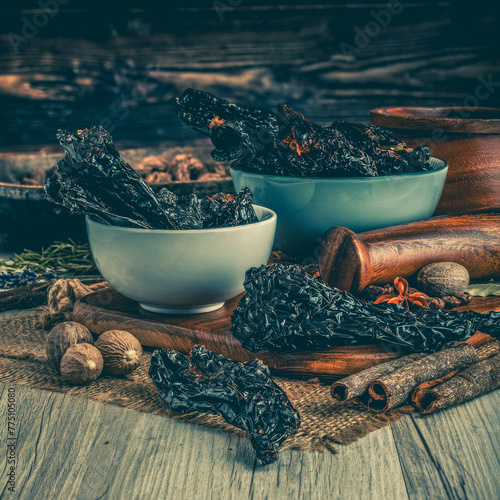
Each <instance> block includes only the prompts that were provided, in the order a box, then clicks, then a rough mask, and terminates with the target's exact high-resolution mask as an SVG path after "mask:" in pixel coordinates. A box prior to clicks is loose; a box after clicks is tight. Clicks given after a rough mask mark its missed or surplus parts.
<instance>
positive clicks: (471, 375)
mask: <svg viewBox="0 0 500 500" xmlns="http://www.w3.org/2000/svg"><path fill="white" fill-rule="evenodd" d="M498 388H500V354H496V355H495V356H493V357H491V358H487V359H485V360H484V361H480V362H479V363H476V364H474V365H472V366H470V367H469V368H467V369H465V370H464V371H462V372H459V373H457V374H456V375H455V376H454V377H453V378H451V379H449V380H447V381H445V382H442V383H440V384H437V385H434V386H429V387H426V388H421V387H419V390H418V391H416V394H415V395H414V396H413V397H412V401H413V402H414V403H415V405H416V406H417V408H418V409H419V410H420V411H421V412H422V413H423V414H425V415H427V414H429V413H434V412H436V411H439V410H442V409H444V408H448V407H450V406H454V405H457V404H460V403H463V402H465V401H469V400H470V399H473V398H475V397H477V396H481V395H482V394H486V393H487V392H489V391H493V390H494V389H498Z"/></svg>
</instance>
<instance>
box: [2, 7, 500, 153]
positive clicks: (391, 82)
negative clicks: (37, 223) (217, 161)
mask: <svg viewBox="0 0 500 500" xmlns="http://www.w3.org/2000/svg"><path fill="white" fill-rule="evenodd" d="M402 3H403V9H402V11H401V12H400V13H398V14H397V15H393V16H392V17H391V20H390V22H389V23H388V24H387V26H385V27H383V28H382V29H380V32H379V34H377V35H376V36H373V37H368V38H367V41H366V42H364V43H361V44H358V46H357V45H356V40H355V37H356V34H357V33H358V32H359V31H358V30H364V28H365V26H366V25H367V23H368V22H370V21H371V22H373V14H371V12H372V11H375V12H380V11H381V10H384V8H386V7H387V2H380V1H372V0H367V1H363V2H361V1H352V2H349V3H339V4H332V3H331V2H321V1H316V2H313V3H310V4H309V3H307V2H297V1H292V0H284V1H283V2H280V3H279V5H278V4H272V3H268V2H254V1H250V0H245V1H244V2H241V5H239V6H238V7H237V8H234V9H233V10H228V11H226V12H225V13H224V15H223V19H222V20H221V19H220V18H219V15H218V13H217V10H216V9H214V7H213V2H211V1H210V2H183V3H182V5H180V4H175V5H169V6H168V7H167V5H166V4H164V3H162V4H161V7H160V5H159V4H157V5H158V6H157V7H155V6H153V5H152V3H150V5H146V6H144V5H143V4H140V5H135V3H133V4H132V5H130V3H128V2H123V5H122V4H120V5H116V4H113V6H112V7H111V4H109V6H107V7H103V6H102V5H99V7H98V8H93V7H92V6H91V5H89V3H88V2H83V1H78V0H72V2H71V4H68V5H67V6H65V9H64V11H61V12H60V13H59V14H58V15H57V16H55V17H54V18H53V19H51V20H50V22H49V23H47V25H46V26H44V28H43V29H40V30H38V32H37V36H35V37H34V38H32V39H30V40H28V41H27V43H22V44H21V45H20V46H18V47H17V51H16V50H15V49H14V47H13V46H12V44H11V39H10V38H9V34H10V33H15V34H21V32H22V28H23V16H26V17H27V18H28V19H29V18H30V16H32V15H33V13H34V12H36V8H37V3H36V2H33V1H31V2H26V1H22V2H16V3H9V4H6V5H5V6H2V10H3V11H2V15H1V16H0V33H1V34H2V35H3V36H2V37H1V38H0V118H1V119H0V146H3V147H12V146H13V145H18V146H21V145H29V144H35V143H36V144H50V143H53V142H54V133H55V131H56V129H57V128H59V127H68V128H81V127H82V126H83V124H89V123H95V122H97V123H102V124H103V125H105V126H107V127H108V128H110V129H111V130H112V132H113V134H114V135H115V136H116V138H117V139H120V140H121V141H123V142H125V143H126V144H129V145H131V144H134V143H135V144H136V143H137V142H140V143H141V144H142V143H144V142H148V141H152V140H156V141H158V140H165V139H169V140H172V141H181V142H187V141H191V140H192V139H194V138H196V137H197V136H198V134H197V133H195V132H193V131H192V130H190V129H189V128H188V127H187V126H185V125H183V124H181V123H180V122H179V121H178V120H177V118H176V117H175V115H174V113H173V111H172V109H171V101H172V99H173V98H174V97H176V96H177V95H179V94H180V93H181V92H182V90H184V89H185V88H186V87H198V88H201V89H203V90H206V91H209V92H212V93H215V94H218V95H220V96H222V97H225V98H228V99H230V100H235V101H238V102H241V103H246V104H253V105H258V106H264V107H268V108H273V107H274V106H276V104H278V103H280V102H283V101H287V102H288V103H289V104H290V105H292V106H294V107H297V109H298V110H300V111H301V112H304V113H307V115H308V116H309V117H311V118H313V119H315V120H318V121H319V122H321V123H327V122H329V121H331V120H333V119H350V120H358V121H359V120H364V121H368V113H369V110H370V109H372V108H375V107H379V106H397V105H407V106H416V105H453V104H455V105H460V104H463V102H464V99H465V98H466V97H467V96H468V95H470V94H473V93H474V91H475V88H476V86H477V84H478V82H477V77H478V76H484V77H488V75H493V76H494V80H495V81H497V80H498V78H497V76H498V74H499V73H500V64H499V62H498V58H497V56H496V53H495V49H494V48H495V47H496V25H497V24H496V19H495V17H494V16H493V14H491V13H488V11H485V9H482V8H480V7H477V8H470V7H469V6H465V5H464V6H463V7H462V6H461V5H455V4H453V3H451V2H439V3H437V4H436V3H429V2H410V1H407V2H402ZM26 4H29V5H30V6H31V8H32V9H33V8H34V9H35V10H25V11H22V10H21V9H22V7H23V5H26ZM226 5H227V3H226ZM134 6H135V8H134ZM130 7H132V8H130ZM89 26H92V29H89V28H88V27H89ZM345 44H348V45H350V46H351V47H353V48H354V51H351V53H347V52H349V50H348V51H347V52H346V50H345ZM499 102H500V95H499V94H498V92H496V93H495V92H493V93H492V94H491V96H489V97H488V99H486V100H485V101H483V102H482V103H481V104H482V105H495V104H498V103H499Z"/></svg>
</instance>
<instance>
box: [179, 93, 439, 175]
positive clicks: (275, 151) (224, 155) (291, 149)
mask: <svg viewBox="0 0 500 500" xmlns="http://www.w3.org/2000/svg"><path fill="white" fill-rule="evenodd" d="M174 107H175V110H176V112H177V114H178V116H179V117H180V118H181V120H183V121H184V122H185V123H187V124H188V125H190V126H191V127H192V128H194V129H195V130H198V131H199V132H201V133H203V134H205V135H208V136H209V137H210V139H211V140H212V143H213V145H214V146H215V149H214V151H212V157H213V158H214V159H215V160H217V161H232V162H233V163H232V165H231V166H232V167H233V168H236V169H239V170H244V171H249V172H258V173H263V174H274V175H286V176H298V177H346V176H349V177H351V176H354V177H358V176H379V175H392V174H399V173H407V172H420V171H425V170H431V169H432V168H433V166H432V165H431V163H430V161H429V160H430V156H431V154H430V150H429V148H428V147H427V146H425V145H422V146H419V147H417V148H415V149H411V148H409V147H407V146H406V144H405V143H404V142H401V141H399V140H397V139H396V137H395V136H394V135H393V134H392V133H391V132H390V131H388V130H385V129H382V128H380V127H376V126H374V125H363V124H360V123H348V122H333V123H332V124H331V125H329V126H321V125H318V124H317V123H314V122H312V121H311V120H308V119H307V118H305V117H304V116H303V115H302V114H300V113H298V112H296V111H295V110H293V109H292V108H291V107H290V106H288V105H286V104H280V105H279V106H278V107H277V112H276V113H271V112H269V111H266V110H264V109H259V108H251V107H243V106H237V105H235V104H232V103H229V102H227V101H225V100H224V99H218V98H217V97H215V96H213V95H210V94H207V93H205V92H201V91H199V90H194V89H187V90H186V91H185V92H184V93H183V94H182V96H181V97H180V98H178V99H177V100H176V101H175V104H174Z"/></svg>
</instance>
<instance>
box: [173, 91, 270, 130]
mask: <svg viewBox="0 0 500 500" xmlns="http://www.w3.org/2000/svg"><path fill="white" fill-rule="evenodd" d="M174 109H175V111H176V112H177V115H178V116H179V118H180V119H181V120H182V121H183V122H184V123H186V124H187V125H189V126H191V127H192V128H194V129H195V130H198V131H199V132H201V133H202V134H205V135H209V134H210V125H211V124H212V120H213V119H214V118H216V117H219V118H221V119H222V120H225V121H230V122H237V123H239V124H241V125H242V126H245V127H246V128H254V127H256V126H260V125H263V124H264V125H266V126H268V127H271V128H273V127H277V119H276V115H275V114H274V113H271V112H270V111H267V110H266V109H262V108H254V107H251V106H238V105H236V104H233V103H230V102H228V101H226V100H225V99H219V98H218V97H215V96H214V95H212V94H209V93H207V92H202V91H201V90H196V89H186V90H185V91H184V92H183V93H182V95H181V97H179V98H177V99H176V100H175V102H174Z"/></svg>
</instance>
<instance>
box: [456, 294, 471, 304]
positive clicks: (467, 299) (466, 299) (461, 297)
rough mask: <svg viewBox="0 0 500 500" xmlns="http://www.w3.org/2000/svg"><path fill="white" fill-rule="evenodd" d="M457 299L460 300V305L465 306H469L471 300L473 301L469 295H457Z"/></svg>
mask: <svg viewBox="0 0 500 500" xmlns="http://www.w3.org/2000/svg"><path fill="white" fill-rule="evenodd" d="M455 297H457V299H459V300H460V305H461V306H465V305H467V304H468V303H469V302H470V301H471V300H472V295H469V294H468V293H467V294H466V293H456V294H455Z"/></svg>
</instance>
